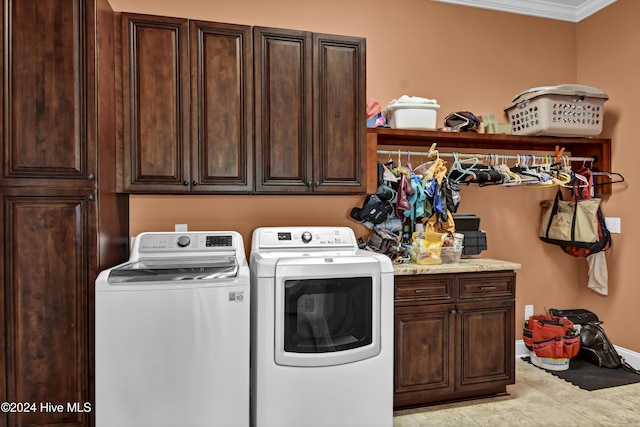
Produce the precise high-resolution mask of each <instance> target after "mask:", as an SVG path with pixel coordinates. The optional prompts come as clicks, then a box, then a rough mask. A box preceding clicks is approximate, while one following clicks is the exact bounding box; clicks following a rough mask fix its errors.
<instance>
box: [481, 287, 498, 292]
mask: <svg viewBox="0 0 640 427" xmlns="http://www.w3.org/2000/svg"><path fill="white" fill-rule="evenodd" d="M480 290H481V291H495V290H496V287H495V286H480Z"/></svg>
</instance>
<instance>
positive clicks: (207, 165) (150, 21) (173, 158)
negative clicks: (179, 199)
mask: <svg viewBox="0 0 640 427" xmlns="http://www.w3.org/2000/svg"><path fill="white" fill-rule="evenodd" d="M121 19H122V34H121V37H122V39H121V43H120V44H121V46H122V56H121V58H118V60H120V59H121V61H122V114H121V115H120V116H119V117H121V118H122V122H123V128H124V132H123V159H122V160H123V163H122V165H123V168H122V175H123V181H122V183H121V184H122V190H123V191H126V192H140V193H144V192H155V193H158V192H164V193H185V192H249V191H252V190H253V83H252V79H253V72H252V70H253V68H252V55H251V52H252V50H251V36H250V33H251V31H250V27H248V26H243V25H234V24H223V23H213V22H202V21H192V20H187V19H181V18H171V17H162V16H151V15H139V14H130V13H123V14H122V16H121Z"/></svg>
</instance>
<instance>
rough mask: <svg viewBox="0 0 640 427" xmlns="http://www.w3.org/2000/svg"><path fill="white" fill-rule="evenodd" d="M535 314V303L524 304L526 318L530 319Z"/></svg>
mask: <svg viewBox="0 0 640 427" xmlns="http://www.w3.org/2000/svg"><path fill="white" fill-rule="evenodd" d="M531 316H533V305H525V306H524V320H525V321H526V320H529V318H530V317H531Z"/></svg>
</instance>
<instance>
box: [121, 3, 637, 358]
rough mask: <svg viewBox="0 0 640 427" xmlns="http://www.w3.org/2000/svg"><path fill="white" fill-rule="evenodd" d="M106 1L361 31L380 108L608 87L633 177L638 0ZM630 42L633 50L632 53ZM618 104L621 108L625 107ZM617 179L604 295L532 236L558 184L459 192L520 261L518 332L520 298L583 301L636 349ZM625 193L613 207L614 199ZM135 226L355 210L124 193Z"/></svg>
mask: <svg viewBox="0 0 640 427" xmlns="http://www.w3.org/2000/svg"><path fill="white" fill-rule="evenodd" d="M110 3H111V5H112V6H113V8H114V10H116V11H128V12H138V13H147V14H157V15H167V16H179V17H186V18H193V19H200V20H210V21H218V22H233V23H239V24H248V25H264V26H273V27H280V28H292V29H300V30H310V31H316V32H326V33H333V34H347V35H357V36H364V37H366V38H367V94H368V96H371V97H374V98H376V99H378V101H380V103H381V104H382V105H383V106H385V105H386V104H387V103H388V102H389V101H390V100H391V99H393V98H397V97H399V96H401V95H404V94H407V95H414V96H422V97H428V98H435V99H437V100H438V102H439V103H440V105H441V110H440V114H439V117H438V122H439V123H440V122H441V121H442V119H443V118H444V116H445V115H446V114H447V113H449V112H451V111H456V110H470V111H473V112H474V113H476V114H489V113H494V114H496V115H497V116H498V117H500V118H501V120H502V121H506V119H505V118H504V116H503V110H502V109H503V107H504V106H505V105H506V104H508V103H509V102H510V101H511V99H512V98H513V96H514V95H515V94H517V93H518V92H520V91H522V90H524V89H526V88H529V87H534V86H541V85H552V84H560V83H581V84H587V85H592V86H596V87H599V88H601V89H603V90H605V91H607V92H608V93H609V95H610V97H611V100H610V101H608V102H607V103H606V104H605V108H606V110H607V115H606V119H605V132H604V134H603V136H606V137H612V138H614V141H613V146H614V148H613V165H614V169H615V170H616V171H617V172H621V173H624V174H625V177H626V178H627V180H628V181H629V182H634V179H633V178H634V171H633V169H632V168H631V162H633V161H634V160H633V159H634V157H635V155H636V153H637V152H638V150H637V149H635V148H634V146H633V144H634V139H632V138H633V135H632V134H631V132H632V131H633V130H632V126H633V125H634V118H633V117H630V116H629V115H628V114H629V112H631V111H635V110H636V109H637V106H636V103H637V99H638V96H637V95H638V93H637V92H638V90H639V87H638V85H637V84H636V83H635V76H636V74H637V71H636V70H637V69H638V67H637V66H636V67H634V65H637V62H638V60H639V59H638V58H639V57H640V55H638V52H637V48H636V44H637V42H638V41H640V30H638V29H637V28H636V27H637V26H636V25H635V23H634V21H633V17H634V16H638V12H640V3H638V2H634V1H631V0H618V2H616V3H614V4H613V5H612V6H610V7H608V8H607V9H605V10H604V11H602V12H600V13H598V14H597V15H594V16H592V17H590V18H588V19H586V20H585V21H583V22H581V23H579V24H572V23H567V22H563V21H555V20H549V19H541V18H533V17H527V16H521V15H515V14H508V13H502V12H494V11H488V10H482V9H476V8H470V7H462V6H454V5H448V4H443V3H437V2H432V1H427V0H398V1H395V2H387V1H384V2H383V1H379V0H369V1H361V0H354V1H335V0H326V1H324V2H311V1H300V0H297V1H290V0H272V1H269V2H261V1H255V0H234V1H233V2H231V1H216V0H182V1H180V2H176V1H173V0H161V1H160V0H110ZM631 52H633V54H629V53H631ZM623 111H626V112H627V116H625V115H624V114H623ZM629 187H630V188H626V187H617V188H616V189H615V191H614V194H613V196H611V197H609V198H608V200H607V201H606V202H605V203H604V210H605V214H606V215H608V216H618V217H622V218H623V221H622V229H623V231H624V234H620V235H615V236H614V247H613V249H612V250H611V251H610V252H609V253H608V258H609V268H610V271H609V274H610V280H609V288H610V295H609V296H608V297H602V296H600V295H598V294H595V293H594V292H593V291H590V290H589V289H588V288H587V284H586V283H587V273H586V272H587V264H586V261H585V260H583V259H574V258H571V257H569V256H567V255H564V254H562V253H561V252H560V250H559V249H557V248H555V247H552V246H550V245H545V244H542V243H541V242H540V241H539V240H538V238H537V229H538V222H539V206H538V204H539V201H540V200H543V199H546V198H550V197H551V196H552V195H553V194H554V191H555V190H550V189H525V188H503V187H484V188H478V187H469V188H466V187H465V188H463V190H462V204H461V208H460V211H461V212H472V213H476V214H478V215H480V216H481V218H482V227H483V229H485V230H486V231H487V233H488V239H489V250H488V251H486V252H484V253H483V256H485V257H492V258H498V259H505V260H509V261H515V262H519V263H521V264H522V269H521V270H519V271H518V286H517V288H518V290H517V295H516V328H517V330H516V333H517V336H518V337H519V334H520V332H519V331H520V328H521V325H522V323H523V320H524V315H523V312H524V305H525V304H533V305H534V306H535V309H536V312H542V311H543V310H544V309H548V308H575V307H579V306H580V307H584V308H589V309H591V310H593V311H595V312H596V313H598V314H599V315H600V317H601V318H602V319H604V320H605V321H606V323H607V331H608V333H609V335H610V337H611V338H612V340H613V341H614V342H615V343H616V344H617V345H620V346H623V347H626V348H628V349H631V350H634V351H640V342H639V340H638V338H637V334H636V333H634V332H633V331H632V330H631V329H630V328H628V327H627V325H626V324H625V322H626V321H627V319H628V316H625V315H624V313H630V312H633V310H634V309H635V307H634V304H635V301H637V300H638V298H639V297H640V288H638V287H637V286H636V284H635V282H634V280H633V277H632V275H633V269H632V267H631V266H632V265H633V262H634V255H633V254H632V248H631V242H633V239H632V236H636V235H637V227H638V226H636V225H635V224H633V223H632V221H631V219H632V218H633V214H634V211H633V210H632V209H633V208H634V205H633V204H632V203H631V202H632V201H635V199H637V198H634V197H632V195H630V194H625V193H629V192H631V191H633V190H632V188H633V187H632V186H631V185H630V186H629ZM623 194H625V195H624V198H625V202H626V203H624V204H623V203H622V200H621V199H622V195H623ZM130 200H131V218H130V226H131V233H132V235H135V234H137V233H138V232H141V231H147V230H171V229H173V224H174V223H188V224H189V226H190V228H191V229H193V230H195V229H224V228H228V229H237V230H240V231H241V232H242V233H243V235H244V236H245V239H246V240H247V243H248V241H249V240H250V233H251V230H253V229H254V228H255V227H257V226H260V225H298V224H319V225H320V224H326V225H331V224H332V225H348V226H352V227H354V228H355V230H356V232H357V234H358V235H361V236H362V235H366V234H367V232H366V229H364V228H363V227H361V226H359V225H357V224H356V223H355V222H354V221H352V220H351V219H349V217H348V212H349V210H350V209H351V207H353V206H359V205H360V204H361V202H362V200H363V198H362V197H354V196H315V197H314V196H300V197H296V196H131V198H130Z"/></svg>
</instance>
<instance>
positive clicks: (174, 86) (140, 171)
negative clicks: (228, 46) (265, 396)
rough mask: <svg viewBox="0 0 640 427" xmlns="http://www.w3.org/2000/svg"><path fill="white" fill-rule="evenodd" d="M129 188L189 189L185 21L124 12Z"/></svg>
mask: <svg viewBox="0 0 640 427" xmlns="http://www.w3.org/2000/svg"><path fill="white" fill-rule="evenodd" d="M122 43H123V49H122V74H123V78H122V85H123V95H122V97H123V104H124V108H123V111H124V114H123V123H124V134H123V135H124V147H125V149H124V158H123V160H124V171H126V172H127V173H125V174H124V178H125V182H124V188H125V190H133V189H137V188H141V189H151V188H154V189H155V190H156V191H158V190H165V191H187V190H188V185H187V184H188V182H189V180H190V174H189V155H188V151H187V150H188V148H189V112H190V108H189V106H190V96H189V60H188V59H189V57H188V53H189V50H188V49H189V45H188V22H187V20H186V19H178V18H167V17H152V16H147V15H135V14H122Z"/></svg>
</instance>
